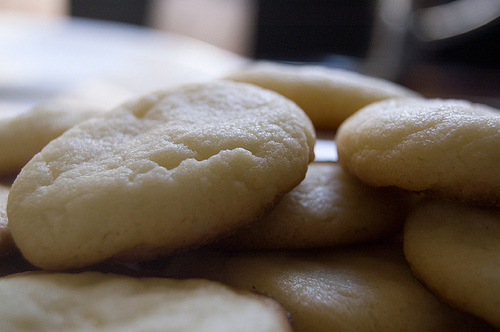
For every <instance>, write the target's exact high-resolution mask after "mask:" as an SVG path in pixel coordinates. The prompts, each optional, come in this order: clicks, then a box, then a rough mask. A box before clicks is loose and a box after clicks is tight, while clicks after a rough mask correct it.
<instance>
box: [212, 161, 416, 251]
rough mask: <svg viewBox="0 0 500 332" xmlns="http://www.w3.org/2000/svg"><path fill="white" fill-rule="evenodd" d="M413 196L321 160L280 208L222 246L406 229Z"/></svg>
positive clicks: (337, 239) (294, 244) (340, 238)
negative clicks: (372, 184) (373, 183)
mask: <svg viewBox="0 0 500 332" xmlns="http://www.w3.org/2000/svg"><path fill="white" fill-rule="evenodd" d="M409 201H410V200H409V197H408V195H407V193H404V192H403V193H402V192H401V191H399V190H394V188H372V187H368V186H366V185H365V184H363V183H362V182H360V181H359V180H358V179H357V178H355V177H353V176H351V175H349V174H347V173H346V172H345V171H344V170H343V169H342V168H341V166H340V165H339V164H337V163H334V162H323V163H319V162H315V163H311V164H309V169H308V171H307V174H306V177H305V179H304V180H303V181H302V182H301V183H300V184H299V185H298V186H297V187H295V188H294V189H293V190H292V191H291V192H289V193H288V194H286V195H285V196H284V197H283V199H282V200H281V201H280V203H279V204H278V205H277V206H276V208H274V209H273V210H272V211H271V212H270V213H268V214H266V215H265V216H263V217H262V218H261V219H259V221H257V222H254V223H252V224H250V225H249V226H248V227H244V228H243V229H241V230H239V231H238V232H237V233H236V234H235V235H233V236H231V237H229V238H228V239H225V240H223V241H221V242H220V245H221V246H230V247H237V248H254V249H256V248H261V249H262V248H264V249H278V248H279V249H293V248H318V247H329V246H338V245H344V244H352V243H359V242H363V241H368V240H374V239H378V238H381V237H385V236H389V235H391V234H393V233H395V232H396V231H398V230H400V229H401V228H402V225H403V221H404V219H405V216H406V213H407V210H408V206H409Z"/></svg>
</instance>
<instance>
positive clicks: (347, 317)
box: [164, 244, 492, 332]
mask: <svg viewBox="0 0 500 332" xmlns="http://www.w3.org/2000/svg"><path fill="white" fill-rule="evenodd" d="M164 273H165V274H166V275H167V276H175V277H179V278H191V277H202V278H208V279H211V280H217V281H220V282H223V283H226V284H228V285H231V286H233V287H237V288H241V289H244V290H249V291H254V292H257V293H259V294H265V295H267V296H269V297H271V298H274V299H275V300H277V301H278V302H280V303H281V304H282V305H283V306H284V307H285V309H286V310H287V311H288V312H290V315H291V319H292V321H293V326H294V331H296V332H301V331H315V332H321V331H325V332H326V331H328V332H329V331H492V329H491V328H489V327H488V326H487V325H486V324H485V323H484V321H482V320H479V319H476V318H475V317H471V316H470V315H466V314H463V313H461V312H458V311H456V310H453V309H451V308H450V307H448V306H446V305H444V304H442V303H441V302H440V301H439V300H438V298H437V297H435V296H434V295H433V294H432V293H430V292H429V291H427V290H426V289H425V288H424V287H423V286H422V285H421V284H420V283H419V282H418V281H417V280H416V279H415V278H414V277H413V275H412V274H411V271H410V269H409V267H408V264H407V263H406V261H405V259H404V256H403V253H402V246H401V245H400V244H397V245H396V244H387V245H386V244H383V245H367V246H363V245H356V246H350V247H344V248H342V249H340V248H337V249H334V250H333V249H332V250H322V251H273V252H258V251H254V252H245V253H222V252H199V251H198V252H194V253H193V252H192V253H184V254H182V255H179V256H178V257H177V256H176V257H174V258H172V259H171V260H170V262H169V263H167V265H166V267H165V272H164Z"/></svg>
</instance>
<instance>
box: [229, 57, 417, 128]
mask: <svg viewBox="0 0 500 332" xmlns="http://www.w3.org/2000/svg"><path fill="white" fill-rule="evenodd" d="M225 78H226V79H230V80H234V81H238V82H247V83H252V84H255V85H258V86H261V87H263V88H266V89H270V90H273V91H276V92H278V93H280V94H282V95H284V96H285V97H287V98H289V99H291V100H293V101H294V102H296V103H297V104H298V105H299V106H300V107H301V108H302V109H303V110H304V111H305V112H306V114H307V115H308V116H309V117H310V118H311V120H312V122H313V124H314V126H315V127H316V128H318V129H329V130H334V129H336V128H337V127H338V126H339V125H340V124H341V123H342V122H343V121H344V120H345V119H346V118H347V117H349V116H350V115H351V114H352V113H354V112H356V111H357V110H359V109H360V108H361V107H363V106H365V105H368V104H370V103H372V102H375V101H379V100H384V99H387V98H396V97H416V96H417V95H418V94H417V93H416V92H414V91H411V90H409V89H407V88H405V87H403V86H400V85H397V84H395V83H393V82H390V81H386V80H383V79H380V78H374V77H370V76H366V75H363V74H359V73H356V72H353V71H348V70H343V69H336V68H327V67H322V66H317V65H292V64H285V63H274V62H267V61H262V62H257V63H254V64H253V65H251V66H248V67H246V68H243V69H241V70H240V71H239V72H235V73H232V74H231V75H229V76H227V77H225Z"/></svg>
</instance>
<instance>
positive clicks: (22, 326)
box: [0, 272, 292, 332]
mask: <svg viewBox="0 0 500 332" xmlns="http://www.w3.org/2000/svg"><path fill="white" fill-rule="evenodd" d="M0 294H1V297H2V298H4V299H8V301H3V302H2V303H3V305H1V306H0V330H2V331H96V332H97V331H108V332H110V331H120V332H121V331H134V332H135V331H144V332H147V331H200V332H201V331H204V332H208V331H252V332H253V331H269V332H274V331H291V330H292V329H291V326H290V324H289V322H288V318H287V313H286V312H285V311H284V310H283V308H282V307H281V306H280V305H279V304H278V303H276V302H275V301H273V300H271V299H269V298H266V297H264V296H258V295H255V294H251V293H247V292H243V291H239V290H235V289H232V288H230V287H227V286H225V285H222V284H219V283H216V282H211V281H208V280H172V279H166V278H132V277H127V276H120V275H113V274H104V273H98V272H85V273H80V274H69V273H68V274H64V273H54V274H52V273H35V272H31V273H22V274H16V275H11V276H8V277H5V278H1V279H0Z"/></svg>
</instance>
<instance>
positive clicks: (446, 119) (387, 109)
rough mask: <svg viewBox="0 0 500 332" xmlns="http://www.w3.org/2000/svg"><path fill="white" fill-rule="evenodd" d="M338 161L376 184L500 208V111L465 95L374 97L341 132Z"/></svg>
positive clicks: (347, 122) (368, 182) (372, 183)
mask: <svg viewBox="0 0 500 332" xmlns="http://www.w3.org/2000/svg"><path fill="white" fill-rule="evenodd" d="M335 140H336V144H337V153H338V161H339V163H341V164H342V166H344V167H345V169H346V170H347V171H349V172H350V173H352V174H354V175H356V176H357V177H359V178H360V179H361V180H362V181H363V182H365V183H367V184H369V185H373V186H397V187H400V188H403V189H407V190H411V191H418V192H425V193H427V194H430V195H433V196H435V197H440V198H445V199H453V200H461V201H464V202H470V203H474V204H482V205H496V206H500V172H498V165H500V111H499V110H496V109H494V108H491V107H488V106H485V105H480V104H473V103H470V102H468V101H465V100H443V99H423V98H422V99H406V100H404V99H399V100H386V101H381V102H377V103H373V104H371V105H369V106H367V107H365V108H363V109H362V110H360V111H359V112H357V113H356V114H354V115H353V116H351V117H350V118H349V119H348V120H346V121H345V122H344V123H343V124H342V125H341V127H340V128H339V130H338V132H337V135H336V137H335Z"/></svg>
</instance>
